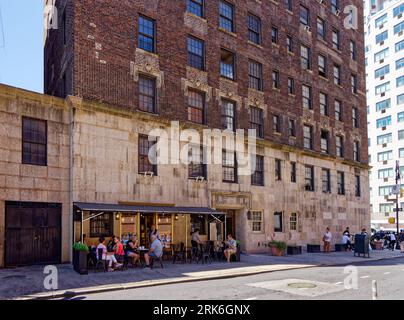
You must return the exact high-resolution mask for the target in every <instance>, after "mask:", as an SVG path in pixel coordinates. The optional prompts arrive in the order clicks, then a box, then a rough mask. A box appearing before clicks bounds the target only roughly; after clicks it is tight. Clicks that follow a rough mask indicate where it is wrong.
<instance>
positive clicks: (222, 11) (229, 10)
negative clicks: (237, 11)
mask: <svg viewBox="0 0 404 320" xmlns="http://www.w3.org/2000/svg"><path fill="white" fill-rule="evenodd" d="M219 15H220V19H219V23H220V27H221V28H223V29H225V30H227V31H230V32H234V6H233V5H232V4H231V3H229V2H227V1H220V3H219Z"/></svg>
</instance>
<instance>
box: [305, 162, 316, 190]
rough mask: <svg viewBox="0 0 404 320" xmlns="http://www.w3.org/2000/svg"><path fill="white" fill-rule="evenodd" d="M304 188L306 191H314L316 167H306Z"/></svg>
mask: <svg viewBox="0 0 404 320" xmlns="http://www.w3.org/2000/svg"><path fill="white" fill-rule="evenodd" d="M304 169H305V171H304V186H305V190H306V191H314V167H313V166H305V168H304Z"/></svg>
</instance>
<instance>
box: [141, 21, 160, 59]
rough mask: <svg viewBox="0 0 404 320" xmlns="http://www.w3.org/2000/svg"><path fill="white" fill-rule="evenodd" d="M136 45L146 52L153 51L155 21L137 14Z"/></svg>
mask: <svg viewBox="0 0 404 320" xmlns="http://www.w3.org/2000/svg"><path fill="white" fill-rule="evenodd" d="M138 28H139V31H138V46H139V48H140V49H143V50H145V51H148V52H152V53H153V52H155V51H156V49H155V34H156V31H155V21H154V20H153V19H150V18H147V17H145V16H139V27H138Z"/></svg>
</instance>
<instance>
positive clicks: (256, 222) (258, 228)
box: [252, 211, 262, 232]
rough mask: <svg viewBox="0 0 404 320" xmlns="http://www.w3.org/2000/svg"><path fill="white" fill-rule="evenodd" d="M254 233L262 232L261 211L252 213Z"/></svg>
mask: <svg viewBox="0 0 404 320" xmlns="http://www.w3.org/2000/svg"><path fill="white" fill-rule="evenodd" d="M252 231H253V232H262V212H260V211H253V212H252Z"/></svg>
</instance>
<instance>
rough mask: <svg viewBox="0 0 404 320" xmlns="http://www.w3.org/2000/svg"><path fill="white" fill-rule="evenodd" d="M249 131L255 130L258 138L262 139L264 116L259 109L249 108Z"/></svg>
mask: <svg viewBox="0 0 404 320" xmlns="http://www.w3.org/2000/svg"><path fill="white" fill-rule="evenodd" d="M250 129H255V130H256V133H257V137H258V138H264V116H263V111H262V109H260V108H255V107H250Z"/></svg>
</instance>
